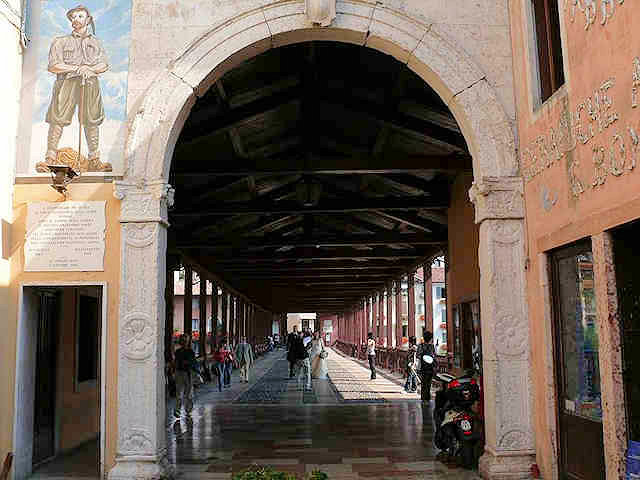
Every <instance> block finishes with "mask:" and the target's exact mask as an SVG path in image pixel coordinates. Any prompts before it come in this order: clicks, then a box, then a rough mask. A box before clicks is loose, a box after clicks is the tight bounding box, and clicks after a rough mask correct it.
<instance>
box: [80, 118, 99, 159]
mask: <svg viewBox="0 0 640 480" xmlns="http://www.w3.org/2000/svg"><path fill="white" fill-rule="evenodd" d="M84 136H85V138H86V139H87V145H88V146H89V165H94V164H99V163H100V151H99V150H98V145H99V143H100V130H98V127H97V126H95V127H90V126H88V125H86V126H85V127H84Z"/></svg>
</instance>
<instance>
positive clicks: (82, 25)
mask: <svg viewBox="0 0 640 480" xmlns="http://www.w3.org/2000/svg"><path fill="white" fill-rule="evenodd" d="M66 16H67V19H68V20H69V22H70V23H71V28H72V32H71V33H70V34H69V35H65V36H61V37H56V38H55V39H54V40H53V42H52V43H51V47H50V49H49V63H48V67H47V70H48V71H49V72H50V73H52V74H54V75H56V80H55V83H54V85H53V90H52V93H51V103H50V104H49V108H48V110H47V114H46V122H47V123H48V124H49V130H48V134H47V151H46V154H45V159H44V162H40V163H38V164H37V165H36V170H37V171H39V172H43V171H44V172H46V171H48V169H47V164H67V165H69V166H71V167H72V168H73V169H74V170H76V171H80V172H82V171H111V164H110V163H108V162H104V163H103V162H101V161H100V150H99V142H100V125H101V124H102V123H103V121H104V119H105V113H104V107H103V103H102V94H101V90H100V82H99V80H98V76H99V75H100V74H103V73H105V72H106V71H107V70H109V60H108V58H107V54H106V52H105V49H104V47H103V45H102V43H101V41H100V40H99V39H98V38H97V37H96V36H95V23H94V20H93V17H92V16H91V13H90V11H89V9H88V8H87V7H85V6H83V5H78V6H76V7H74V8H72V9H70V10H69V11H68V12H67V14H66ZM76 114H77V119H78V124H79V131H78V135H79V138H78V151H77V152H75V151H74V150H72V149H71V148H64V149H61V150H58V144H59V142H60V138H61V137H62V133H63V129H64V128H65V127H67V126H69V125H70V124H71V122H72V120H73V117H74V115H76ZM82 130H84V136H85V138H86V142H87V146H88V154H87V156H86V157H84V156H83V155H81V152H80V150H81V143H80V135H81V134H82V133H81V131H82Z"/></svg>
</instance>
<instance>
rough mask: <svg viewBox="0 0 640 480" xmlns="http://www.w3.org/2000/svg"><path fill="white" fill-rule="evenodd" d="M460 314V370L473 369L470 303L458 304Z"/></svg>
mask: <svg viewBox="0 0 640 480" xmlns="http://www.w3.org/2000/svg"><path fill="white" fill-rule="evenodd" d="M460 312H461V314H462V332H461V333H462V342H461V343H462V362H461V363H462V369H463V370H469V369H471V368H473V341H474V335H473V314H472V312H471V304H470V303H462V304H460Z"/></svg>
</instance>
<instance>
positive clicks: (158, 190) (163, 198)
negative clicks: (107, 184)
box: [113, 180, 175, 225]
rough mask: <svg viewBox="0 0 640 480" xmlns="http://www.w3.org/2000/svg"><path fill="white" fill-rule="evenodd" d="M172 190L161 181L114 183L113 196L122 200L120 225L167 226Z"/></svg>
mask: <svg viewBox="0 0 640 480" xmlns="http://www.w3.org/2000/svg"><path fill="white" fill-rule="evenodd" d="M174 193H175V191H174V189H173V188H172V187H171V185H169V184H168V183H165V182H163V181H161V180H158V181H152V182H147V181H145V180H140V181H137V182H136V181H131V180H123V181H116V182H114V185H113V195H114V197H116V198H117V199H118V200H122V207H121V213H120V223H129V222H132V223H141V222H159V223H163V224H164V225H168V217H167V209H168V208H169V207H171V206H172V205H173V196H174Z"/></svg>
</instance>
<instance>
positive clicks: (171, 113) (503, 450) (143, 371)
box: [110, 1, 534, 479]
mask: <svg viewBox="0 0 640 480" xmlns="http://www.w3.org/2000/svg"><path fill="white" fill-rule="evenodd" d="M348 7H349V8H342V9H341V10H342V11H339V12H338V15H337V18H336V19H335V20H334V22H333V24H332V27H330V28H311V27H310V25H309V23H308V22H307V20H306V17H305V15H304V4H303V3H302V2H296V1H291V2H274V3H272V4H269V5H267V6H264V7H258V8H253V9H247V10H246V11H243V12H241V13H240V14H238V15H237V16H235V17H233V18H230V19H228V20H227V21H226V22H224V23H222V24H221V25H220V26H218V27H216V28H214V29H212V30H210V31H209V32H207V33H206V34H205V35H202V36H200V37H199V38H197V39H196V40H195V41H194V42H193V43H192V44H191V45H190V47H189V48H188V49H187V50H186V51H185V52H184V53H183V54H181V55H180V56H179V57H178V58H176V59H173V61H172V62H170V63H169V64H168V65H167V68H166V70H164V71H163V73H162V74H161V75H160V76H159V77H158V78H156V80H155V81H154V82H153V84H152V85H151V87H150V88H149V90H148V91H147V92H146V94H145V95H144V96H143V98H142V101H141V103H140V104H139V105H136V106H135V107H134V108H133V109H132V118H131V119H130V126H129V128H130V132H129V138H128V142H127V147H126V173H125V176H124V179H123V180H122V181H119V182H116V185H115V195H116V197H118V198H119V199H121V200H122V206H121V220H120V221H121V223H122V230H123V235H122V245H121V255H122V277H121V286H122V288H121V289H120V292H121V294H120V315H119V319H120V321H119V342H120V344H119V350H120V355H119V365H118V429H119V431H118V440H117V442H118V445H117V457H116V462H117V463H116V466H115V467H114V469H113V470H112V471H111V472H110V477H111V478H113V479H117V478H131V477H136V478H157V477H159V476H161V475H164V473H165V470H166V468H167V465H166V460H165V458H164V450H165V445H166V433H165V425H164V424H165V404H164V382H163V372H162V365H163V362H164V352H163V328H164V327H163V325H164V308H165V306H164V286H165V279H166V275H165V252H166V230H167V226H168V223H167V208H168V206H169V205H170V204H171V203H172V189H171V187H170V185H169V184H168V183H167V181H168V174H169V170H170V164H171V158H172V154H173V147H174V145H175V142H176V140H177V137H178V135H179V133H180V131H181V129H182V126H183V124H184V121H185V119H186V118H187V116H188V114H189V111H190V109H191V107H192V105H193V103H194V101H195V99H196V97H197V96H198V95H199V94H200V93H202V92H205V91H206V90H207V89H208V88H209V86H210V85H211V84H212V83H213V82H214V81H215V80H217V79H218V78H220V76H222V75H223V74H224V73H225V72H226V71H228V70H230V69H231V68H233V67H234V66H235V65H237V64H238V63H240V62H241V61H242V60H244V59H246V58H250V57H252V56H254V55H256V54H258V53H261V52H263V51H265V50H267V49H269V48H273V47H277V46H281V45H284V44H287V43H294V42H298V41H303V40H305V41H306V40H335V41H341V42H350V43H357V44H361V45H364V46H368V47H370V48H374V49H377V50H380V51H382V52H385V53H388V54H390V55H393V56H394V57H395V58H396V59H398V60H400V61H402V62H405V63H406V64H407V65H408V66H409V68H411V69H412V70H413V71H414V72H416V73H417V74H418V75H419V76H420V77H421V78H423V79H424V81H425V82H427V83H428V84H429V85H430V86H431V87H432V88H433V89H434V90H436V91H437V92H438V94H439V95H440V96H441V97H442V99H443V100H444V101H445V103H446V104H447V105H448V106H449V108H450V109H451V111H452V112H453V114H454V115H455V117H456V119H457V121H458V123H459V125H460V127H461V129H462V131H463V133H464V136H465V139H466V141H467V143H468V145H469V148H470V151H471V153H472V156H473V170H474V178H475V183H474V186H473V188H472V189H471V192H470V196H471V199H472V201H473V202H474V204H475V209H476V222H477V223H479V224H480V247H479V256H480V269H481V307H482V330H483V352H484V378H485V392H484V394H485V417H486V438H487V441H486V446H485V455H484V456H483V457H482V459H481V471H482V472H483V475H484V476H485V477H486V478H528V471H529V467H530V464H531V463H532V462H533V458H534V457H533V455H534V433H533V422H532V412H531V401H530V398H531V395H530V387H529V385H530V379H529V325H528V320H527V309H526V303H525V289H524V265H525V240H524V238H525V237H524V225H523V217H524V205H523V198H522V180H521V178H520V177H519V176H518V174H519V172H518V162H517V156H516V150H515V140H514V134H513V129H512V125H511V123H510V121H509V119H508V117H507V115H506V114H505V112H504V109H503V107H502V105H501V104H500V102H499V101H498V99H497V97H496V95H495V93H494V91H493V89H492V87H491V86H490V84H489V83H488V81H487V79H486V78H485V75H484V74H483V72H482V70H481V69H480V68H479V67H478V66H477V65H475V64H474V62H473V61H472V60H470V58H469V57H468V56H467V55H466V54H465V53H464V52H463V51H461V50H460V49H459V48H457V47H456V46H455V45H454V44H453V42H451V41H450V40H449V39H448V38H446V36H445V35H443V34H442V33H441V32H440V31H438V29H436V28H434V27H432V26H431V25H428V24H426V23H422V22H420V21H418V20H415V19H412V18H410V17H408V16H407V15H406V14H405V13H402V12H399V11H394V10H391V9H389V8H382V9H381V18H380V20H379V21H377V22H373V21H372V19H373V13H374V12H373V10H372V9H373V8H374V7H373V6H372V4H370V3H367V2H364V1H362V2H360V1H353V2H349V5H348Z"/></svg>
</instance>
